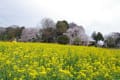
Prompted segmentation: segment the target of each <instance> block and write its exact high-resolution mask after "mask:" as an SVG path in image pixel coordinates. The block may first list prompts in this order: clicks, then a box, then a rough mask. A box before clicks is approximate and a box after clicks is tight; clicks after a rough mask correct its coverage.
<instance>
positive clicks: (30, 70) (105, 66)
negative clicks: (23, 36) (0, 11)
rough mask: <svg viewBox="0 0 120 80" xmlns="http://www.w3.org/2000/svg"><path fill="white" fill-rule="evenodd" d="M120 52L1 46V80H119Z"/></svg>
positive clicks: (0, 43)
mask: <svg viewBox="0 0 120 80" xmlns="http://www.w3.org/2000/svg"><path fill="white" fill-rule="evenodd" d="M119 53H120V50H114V49H109V50H108V49H101V48H95V47H83V46H68V45H66V46H64V45H57V44H42V43H18V42H11V43H10V42H0V57H1V58H0V79H1V80H119V79H120V54H119Z"/></svg>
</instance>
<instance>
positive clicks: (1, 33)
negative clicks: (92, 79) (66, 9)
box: [0, 18, 120, 48]
mask: <svg viewBox="0 0 120 80" xmlns="http://www.w3.org/2000/svg"><path fill="white" fill-rule="evenodd" d="M0 40H1V41H13V40H16V41H21V42H46V43H60V44H71V45H87V46H101V47H110V48H118V47H120V33H119V32H113V33H110V34H109V35H106V36H103V34H102V33H101V32H93V33H92V34H91V36H88V35H87V34H86V32H85V29H84V27H83V26H81V25H77V24H75V23H73V22H72V23H68V22H67V21H66V20H60V21H57V22H56V23H55V22H54V21H53V20H52V19H50V18H44V19H42V20H41V26H40V27H39V28H26V27H24V26H18V25H11V26H8V27H0Z"/></svg>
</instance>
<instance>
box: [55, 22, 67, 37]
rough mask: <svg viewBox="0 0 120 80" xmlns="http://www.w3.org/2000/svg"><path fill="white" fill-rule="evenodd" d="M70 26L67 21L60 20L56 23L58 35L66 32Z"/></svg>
mask: <svg viewBox="0 0 120 80" xmlns="http://www.w3.org/2000/svg"><path fill="white" fill-rule="evenodd" d="M68 28H69V24H68V22H67V21H65V20H63V21H58V22H57V23H56V31H57V36H60V35H62V34H63V33H65V32H66V30H67V29H68Z"/></svg>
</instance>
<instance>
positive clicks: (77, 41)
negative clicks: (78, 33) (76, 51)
mask: <svg viewBox="0 0 120 80" xmlns="http://www.w3.org/2000/svg"><path fill="white" fill-rule="evenodd" d="M73 44H74V45H80V44H81V40H80V38H78V37H76V38H75V39H74V41H73Z"/></svg>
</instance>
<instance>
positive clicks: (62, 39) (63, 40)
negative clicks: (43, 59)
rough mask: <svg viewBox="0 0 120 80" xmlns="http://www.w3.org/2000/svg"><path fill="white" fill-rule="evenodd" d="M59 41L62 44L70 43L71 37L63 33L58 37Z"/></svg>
mask: <svg viewBox="0 0 120 80" xmlns="http://www.w3.org/2000/svg"><path fill="white" fill-rule="evenodd" d="M57 42H58V43H60V44H68V43H69V38H68V37H67V36H66V35H61V36H59V37H58V38H57Z"/></svg>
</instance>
